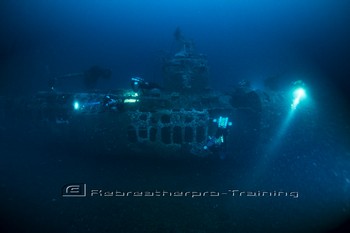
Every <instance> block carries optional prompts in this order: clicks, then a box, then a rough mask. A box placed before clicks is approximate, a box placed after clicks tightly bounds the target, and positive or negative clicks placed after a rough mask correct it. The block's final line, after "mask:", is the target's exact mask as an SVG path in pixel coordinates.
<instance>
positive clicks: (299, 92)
mask: <svg viewBox="0 0 350 233" xmlns="http://www.w3.org/2000/svg"><path fill="white" fill-rule="evenodd" d="M293 96H294V99H293V103H292V105H291V108H292V110H294V109H296V108H297V106H298V104H299V103H300V100H302V99H304V98H305V97H306V93H305V90H304V89H303V88H301V87H300V88H298V89H296V90H295V91H294V92H293Z"/></svg>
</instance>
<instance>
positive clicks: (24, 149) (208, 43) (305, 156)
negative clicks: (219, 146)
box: [0, 0, 350, 232]
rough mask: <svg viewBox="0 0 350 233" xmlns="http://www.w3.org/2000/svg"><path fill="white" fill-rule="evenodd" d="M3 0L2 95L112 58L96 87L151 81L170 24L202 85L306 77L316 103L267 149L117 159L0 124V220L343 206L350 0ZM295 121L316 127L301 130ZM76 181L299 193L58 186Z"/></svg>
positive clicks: (278, 221)
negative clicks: (233, 194) (206, 68)
mask: <svg viewBox="0 0 350 233" xmlns="http://www.w3.org/2000/svg"><path fill="white" fill-rule="evenodd" d="M0 12H1V14H0V35H1V39H0V59H1V60H0V67H1V69H0V75H1V78H0V94H1V95H7V96H18V95H31V94H34V93H36V92H37V91H40V90H47V89H48V85H47V82H48V80H49V79H50V78H52V77H59V76H62V75H65V74H69V73H76V72H82V71H84V70H87V69H89V68H90V67H91V66H93V65H99V66H102V67H106V68H109V69H111V70H112V78H111V79H110V80H105V82H100V83H98V87H99V88H100V89H110V88H125V87H129V81H130V77H131V76H135V75H140V76H142V77H144V78H145V79H147V80H151V81H154V82H159V83H161V82H162V73H161V64H162V63H161V61H162V58H163V57H164V56H166V55H168V54H169V53H171V52H175V43H174V38H173V33H174V31H175V29H176V28H177V27H180V28H181V30H182V32H183V34H184V35H185V36H186V37H187V38H190V39H193V40H194V42H195V44H196V48H197V50H198V51H199V52H200V53H203V54H206V55H207V57H208V60H209V65H210V81H209V83H210V86H211V87H212V88H213V89H218V90H223V91H227V90H229V89H230V88H232V86H233V85H235V84H236V83H237V82H238V81H239V80H242V79H248V80H251V81H252V85H253V86H254V87H256V88H262V84H263V80H264V79H265V78H266V77H270V76H278V77H281V78H282V80H286V81H285V82H286V83H288V82H289V81H290V80H296V79H303V80H304V81H305V82H306V83H308V86H309V87H310V90H311V91H312V99H313V101H314V102H313V103H314V107H315V109H317V111H316V115H313V118H312V119H311V120H310V119H308V120H307V121H304V122H303V121H300V122H299V123H298V124H295V127H294V128H293V125H291V126H290V127H289V128H288V131H287V133H286V135H285V136H284V139H283V140H282V141H281V143H279V144H278V145H279V146H278V147H276V148H275V149H274V150H273V152H269V153H263V152H261V151H259V152H257V153H253V152H250V153H251V154H246V155H244V156H241V155H240V156H238V157H237V158H236V159H234V160H233V161H229V162H225V161H216V160H215V161H212V160H204V161H196V162H193V161H176V162H174V161H164V160H157V159H156V160H154V159H149V160H148V159H136V160H133V159H130V160H126V159H118V158H115V157H111V156H110V155H109V156H107V155H106V156H105V155H99V154H96V153H94V154H85V153H86V152H84V154H83V152H82V150H79V148H74V149H71V148H64V147H63V148H62V147H61V146H59V145H52V144H50V145H48V144H45V143H44V142H41V141H39V140H41V139H40V137H38V142H37V143H34V144H33V143H31V144H28V142H27V141H26V135H30V132H25V131H24V130H23V131H19V132H16V135H12V134H14V133H12V132H6V135H0V137H1V142H0V146H1V147H0V148H1V149H0V159H1V161H0V206H1V208H0V214H1V218H0V222H2V223H1V224H0V226H1V227H2V228H3V229H4V230H3V231H1V232H6V231H5V230H7V231H8V232H16V231H17V232H20V231H21V232H25V231H26V232H328V231H331V230H332V229H337V227H339V226H340V225H341V224H342V223H343V222H345V221H346V220H347V219H349V218H350V148H349V145H350V140H349V138H350V137H349V131H350V128H349V121H348V119H350V118H349V117H350V114H349V109H350V108H349V101H348V99H350V98H348V93H349V90H350V85H349V81H348V79H349V77H350V68H349V67H350V66H349V62H350V46H349V41H350V25H349V24H350V2H349V1H342V0H333V1H330V0H317V1H316V0H315V1H312V0H309V1H292V0H286V1H267V0H261V1H258V0H254V1H253V0H250V1H228V0H227V1H225V0H218V1H200V0H192V1H184V0H177V1H171V0H168V1H155V0H151V1H140V0H131V1H130V0H129V1H126V0H120V1H107V0H104V1H103V0H102V1H92V0H86V1H83V0H80V1H65V0H62V1H34V0H33V1H30V0H28V1H24V0H23V1H7V0H3V1H1V2H0ZM72 85H73V84H72ZM64 88H67V89H69V86H68V87H67V86H64V87H62V89H64ZM2 123H4V124H6V122H2ZM303 124H304V126H305V128H308V129H309V127H306V125H309V124H313V125H315V127H312V129H313V131H312V132H309V131H305V130H304V131H303ZM1 132H3V131H1ZM9 138H10V139H11V140H7V139H9ZM237 140H238V141H239V139H237ZM252 143H253V142H252ZM67 147H68V146H67ZM231 153H235V152H234V151H233V152H231ZM74 182H86V183H87V184H88V185H90V186H91V187H101V188H105V189H115V188H116V187H117V188H120V189H122V190H125V191H127V190H131V191H138V190H140V191H142V190H145V191H146V190H156V189H158V190H169V191H178V190H180V191H181V190H184V191H187V190H190V191H205V190H213V191H226V190H228V189H232V188H234V189H240V190H245V191H255V190H261V189H264V190H271V191H273V190H284V191H297V192H298V193H299V197H298V198H295V199H293V198H290V197H288V198H251V197H239V198H230V197H218V198H214V197H210V198H209V197H208V198H188V197H183V198H167V197H164V198H163V197H162V198H145V197H143V198H136V197H128V198H100V199H99V198H90V199H89V198H86V199H84V198H62V197H61V188H62V186H63V185H64V184H67V183H74ZM341 229H344V227H343V228H341ZM337 232H346V231H345V230H338V231H337Z"/></svg>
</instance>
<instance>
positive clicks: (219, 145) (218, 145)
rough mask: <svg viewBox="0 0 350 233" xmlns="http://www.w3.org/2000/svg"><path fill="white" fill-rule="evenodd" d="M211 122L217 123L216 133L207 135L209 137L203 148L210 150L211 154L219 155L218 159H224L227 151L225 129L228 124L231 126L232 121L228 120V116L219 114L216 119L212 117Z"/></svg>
mask: <svg viewBox="0 0 350 233" xmlns="http://www.w3.org/2000/svg"><path fill="white" fill-rule="evenodd" d="M213 122H214V123H217V129H216V133H215V135H214V136H212V137H211V136H209V139H208V141H207V143H206V144H205V146H204V147H203V149H204V150H210V151H211V152H212V153H213V154H216V155H219V157H220V159H225V158H226V152H227V143H226V138H227V134H228V132H227V131H228V126H232V122H229V121H228V117H222V116H220V117H219V118H218V119H214V120H213Z"/></svg>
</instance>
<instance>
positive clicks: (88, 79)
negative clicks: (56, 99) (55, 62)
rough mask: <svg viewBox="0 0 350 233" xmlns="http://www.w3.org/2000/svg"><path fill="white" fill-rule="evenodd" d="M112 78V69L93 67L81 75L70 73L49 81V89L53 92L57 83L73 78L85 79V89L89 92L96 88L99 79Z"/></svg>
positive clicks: (80, 73)
mask: <svg viewBox="0 0 350 233" xmlns="http://www.w3.org/2000/svg"><path fill="white" fill-rule="evenodd" d="M111 76H112V71H111V70H110V69H104V68H101V67H99V66H97V65H95V66H92V67H91V68H90V69H88V70H86V71H84V72H79V73H69V74H65V75H62V76H59V77H55V78H52V79H50V80H49V87H50V89H51V90H52V91H54V90H55V86H56V84H57V82H59V81H61V80H67V79H71V78H81V77H82V78H83V82H84V84H85V87H86V88H87V89H89V90H91V89H93V88H95V87H96V84H97V81H98V80H99V79H110V78H111Z"/></svg>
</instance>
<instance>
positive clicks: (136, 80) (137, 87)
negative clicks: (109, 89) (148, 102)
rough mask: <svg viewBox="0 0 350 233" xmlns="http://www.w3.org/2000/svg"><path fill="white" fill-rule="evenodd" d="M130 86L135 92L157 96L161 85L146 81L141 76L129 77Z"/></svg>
mask: <svg viewBox="0 0 350 233" xmlns="http://www.w3.org/2000/svg"><path fill="white" fill-rule="evenodd" d="M131 88H132V90H133V91H134V92H135V93H138V94H142V95H153V96H159V95H160V89H161V87H160V86H159V85H158V84H157V83H154V82H146V81H145V80H144V79H143V78H141V77H132V78H131Z"/></svg>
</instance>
